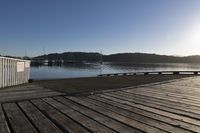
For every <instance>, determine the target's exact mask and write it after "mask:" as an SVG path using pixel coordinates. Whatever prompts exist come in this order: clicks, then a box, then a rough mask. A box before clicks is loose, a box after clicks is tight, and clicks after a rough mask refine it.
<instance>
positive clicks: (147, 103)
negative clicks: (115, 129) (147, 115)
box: [105, 92, 200, 120]
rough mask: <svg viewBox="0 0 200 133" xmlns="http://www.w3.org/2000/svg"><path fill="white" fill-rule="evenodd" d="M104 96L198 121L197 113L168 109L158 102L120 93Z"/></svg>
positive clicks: (168, 107)
mask: <svg viewBox="0 0 200 133" xmlns="http://www.w3.org/2000/svg"><path fill="white" fill-rule="evenodd" d="M105 95H109V96H110V95H111V96H113V97H116V98H121V99H123V100H127V99H128V101H130V102H134V103H136V104H141V105H144V106H148V107H153V108H156V109H160V110H163V111H167V112H171V113H175V114H178V115H183V116H187V117H190V118H194V119H199V120H200V114H198V113H194V112H188V111H186V110H183V109H178V108H175V107H173V106H171V107H170V106H167V105H166V104H161V103H160V102H153V101H151V100H145V99H140V98H135V97H132V96H129V95H127V94H123V93H120V92H117V93H109V94H105Z"/></svg>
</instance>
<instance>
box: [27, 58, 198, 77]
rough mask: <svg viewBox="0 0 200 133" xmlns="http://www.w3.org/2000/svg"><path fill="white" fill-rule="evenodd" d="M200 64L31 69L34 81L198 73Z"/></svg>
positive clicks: (75, 66) (73, 65)
mask: <svg viewBox="0 0 200 133" xmlns="http://www.w3.org/2000/svg"><path fill="white" fill-rule="evenodd" d="M198 70H200V64H192V63H191V64H190V63H139V64H135V63H109V62H107V63H103V64H99V63H83V64H68V65H62V66H40V67H34V66H32V67H31V78H32V79H59V78H74V77H91V76H97V75H98V74H106V73H121V72H145V71H198Z"/></svg>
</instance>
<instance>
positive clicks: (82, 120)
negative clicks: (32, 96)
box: [43, 98, 114, 133]
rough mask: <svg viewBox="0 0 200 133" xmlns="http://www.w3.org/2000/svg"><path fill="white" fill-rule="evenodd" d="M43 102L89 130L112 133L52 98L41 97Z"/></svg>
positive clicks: (112, 132)
mask: <svg viewBox="0 0 200 133" xmlns="http://www.w3.org/2000/svg"><path fill="white" fill-rule="evenodd" d="M43 100H44V101H45V102H47V103H48V104H50V105H51V106H53V107H54V108H56V109H58V110H60V112H62V113H64V114H65V115H67V116H68V117H70V118H71V119H73V120H74V121H76V122H77V123H80V124H81V125H83V126H84V127H86V128H87V129H89V130H90V131H91V132H98V133H106V132H109V133H114V131H113V130H111V129H109V128H107V127H106V126H104V125H102V124H100V123H98V122H96V121H94V120H93V119H90V118H89V117H87V116H85V115H83V114H81V113H79V112H77V111H75V110H73V109H72V108H70V107H68V106H66V105H64V104H62V103H60V102H58V101H56V100H54V99H52V98H43Z"/></svg>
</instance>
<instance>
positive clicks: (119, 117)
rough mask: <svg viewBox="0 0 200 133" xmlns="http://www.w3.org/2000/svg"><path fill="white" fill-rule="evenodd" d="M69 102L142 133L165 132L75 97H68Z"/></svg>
mask: <svg viewBox="0 0 200 133" xmlns="http://www.w3.org/2000/svg"><path fill="white" fill-rule="evenodd" d="M68 98H69V99H70V100H73V101H74V102H77V103H79V104H82V105H84V106H87V107H89V108H91V109H93V110H96V111H97V112H100V113H102V114H104V115H106V116H108V117H112V118H113V119H116V120H118V121H120V122H123V123H125V124H127V125H130V126H132V127H133V128H136V129H139V130H141V131H143V132H148V133H164V132H165V131H163V130H160V129H157V128H155V127H151V126H149V125H146V124H143V123H141V122H138V121H135V120H133V119H130V118H128V117H125V116H122V115H119V114H117V113H115V112H112V111H110V110H107V109H105V108H101V107H98V106H96V105H94V104H91V103H88V102H86V101H84V100H83V99H79V98H77V97H68Z"/></svg>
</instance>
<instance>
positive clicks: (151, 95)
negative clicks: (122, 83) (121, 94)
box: [124, 89, 200, 106]
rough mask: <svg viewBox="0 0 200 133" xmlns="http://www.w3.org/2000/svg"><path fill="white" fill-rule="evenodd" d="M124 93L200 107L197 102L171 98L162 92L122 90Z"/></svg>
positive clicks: (184, 98) (182, 98)
mask: <svg viewBox="0 0 200 133" xmlns="http://www.w3.org/2000/svg"><path fill="white" fill-rule="evenodd" d="M124 91H126V92H129V93H134V94H145V95H147V96H150V97H156V98H161V99H162V98H166V99H170V100H175V101H177V102H180V103H185V104H190V105H193V106H200V105H199V101H194V100H188V99H187V98H186V97H175V96H171V95H169V94H165V93H164V92H163V93H162V92H159V93H158V92H155V91H140V92H139V91H134V90H131V89H130V90H124Z"/></svg>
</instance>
